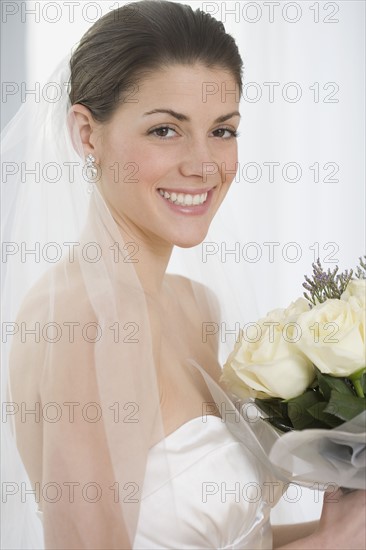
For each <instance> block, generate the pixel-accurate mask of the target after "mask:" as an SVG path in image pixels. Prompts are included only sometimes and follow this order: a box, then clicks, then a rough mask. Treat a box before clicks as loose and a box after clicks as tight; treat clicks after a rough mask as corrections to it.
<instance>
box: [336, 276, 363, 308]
mask: <svg viewBox="0 0 366 550" xmlns="http://www.w3.org/2000/svg"><path fill="white" fill-rule="evenodd" d="M341 300H346V301H347V302H350V303H352V304H355V305H356V304H358V305H359V307H360V308H362V309H363V310H364V311H365V310H366V279H351V280H350V282H349V283H348V285H347V288H346V290H345V291H344V292H343V294H342V296H341Z"/></svg>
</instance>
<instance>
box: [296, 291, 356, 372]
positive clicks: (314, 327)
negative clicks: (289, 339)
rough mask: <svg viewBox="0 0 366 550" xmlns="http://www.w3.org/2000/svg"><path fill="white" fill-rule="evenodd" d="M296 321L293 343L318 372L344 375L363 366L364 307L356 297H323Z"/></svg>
mask: <svg viewBox="0 0 366 550" xmlns="http://www.w3.org/2000/svg"><path fill="white" fill-rule="evenodd" d="M353 290H356V287H353V286H352V287H351V289H350V292H351V291H352V292H353ZM350 298H351V296H350ZM353 298H355V296H353ZM297 322H298V324H299V326H300V328H301V331H302V335H301V338H300V339H299V341H298V343H297V345H298V347H299V349H300V350H301V351H303V353H305V355H306V356H307V357H308V358H309V359H310V360H311V361H312V362H313V363H314V365H315V366H316V367H318V369H319V370H320V371H321V372H323V373H325V374H331V375H333V376H345V377H347V376H350V375H351V374H353V373H354V372H356V371H358V370H359V369H361V368H363V367H364V366H365V362H366V361H365V308H364V307H363V308H362V307H360V305H359V302H358V301H357V300H356V299H352V300H351V299H349V300H345V299H342V300H338V299H329V300H326V301H325V302H324V303H322V304H318V305H316V306H314V307H313V308H312V309H311V310H310V311H308V312H306V313H303V314H301V315H300V316H299V318H298V320H297Z"/></svg>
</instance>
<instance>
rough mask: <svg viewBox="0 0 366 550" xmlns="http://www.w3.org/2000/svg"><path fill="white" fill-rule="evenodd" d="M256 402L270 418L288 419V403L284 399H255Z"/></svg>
mask: <svg viewBox="0 0 366 550" xmlns="http://www.w3.org/2000/svg"><path fill="white" fill-rule="evenodd" d="M254 402H255V404H256V405H257V406H258V407H259V408H260V409H261V410H262V411H263V412H264V413H265V414H267V415H268V416H269V417H272V416H280V417H287V403H285V402H284V401H283V400H282V399H278V398H271V399H255V400H254Z"/></svg>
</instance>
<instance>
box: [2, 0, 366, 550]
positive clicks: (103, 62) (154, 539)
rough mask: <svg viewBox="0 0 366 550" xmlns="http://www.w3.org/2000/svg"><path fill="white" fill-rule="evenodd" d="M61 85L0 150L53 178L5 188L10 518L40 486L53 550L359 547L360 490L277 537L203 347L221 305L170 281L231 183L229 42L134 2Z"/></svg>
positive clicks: (106, 22) (99, 29) (260, 471)
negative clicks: (55, 174)
mask: <svg viewBox="0 0 366 550" xmlns="http://www.w3.org/2000/svg"><path fill="white" fill-rule="evenodd" d="M58 78H59V79H60V78H61V79H62V80H61V81H62V82H65V81H67V82H69V87H68V94H67V97H63V98H62V99H61V101H58V102H55V103H54V104H53V105H52V106H50V105H46V106H42V105H40V106H38V108H39V111H38V113H37V114H36V115H35V116H34V118H30V116H29V112H28V111H27V110H26V109H25V110H24V112H23V113H21V115H20V116H18V118H17V119H16V120H15V122H14V125H13V126H12V125H10V126H9V127H8V129H7V133H6V135H5V139H4V143H5V148H4V149H5V154H6V155H8V156H7V157H6V158H8V159H11V160H12V161H13V162H14V163H15V162H17V161H18V159H19V166H21V167H22V166H23V164H22V163H24V165H25V166H27V163H32V162H33V164H34V162H39V163H40V164H41V167H42V168H44V167H46V166H47V169H48V168H49V167H50V166H51V168H52V167H55V166H56V167H58V168H59V169H60V170H61V177H59V178H54V179H53V181H52V182H50V181H49V180H50V177H48V178H46V177H45V176H44V174H45V173H46V172H45V170H43V169H42V170H41V172H42V174H43V177H41V178H40V179H38V181H37V178H35V179H33V180H32V181H30V180H31V177H28V176H27V177H26V178H25V179H24V178H22V175H21V174H20V173H16V170H14V174H13V173H9V179H8V181H9V183H8V187H7V188H6V193H7V195H6V198H7V199H9V200H8V204H9V210H10V212H11V215H10V214H9V217H8V218H7V219H6V220H5V232H4V235H5V241H6V242H7V248H6V252H7V256H6V260H7V264H6V267H7V274H6V277H7V278H6V284H7V287H6V288H7V289H8V291H7V292H6V308H7V309H6V311H7V313H8V312H9V317H7V319H11V320H12V323H8V325H9V326H8V333H7V334H8V336H9V338H8V340H7V341H8V342H9V346H8V347H9V348H10V351H9V353H8V352H7V351H6V352H5V355H6V358H7V357H8V355H9V389H8V391H9V393H8V396H7V402H6V409H5V411H6V425H7V426H9V427H10V428H12V430H13V432H12V433H13V435H16V446H17V449H18V452H19V455H20V457H21V460H18V459H19V456H18V455H17V451H16V448H15V446H14V447H12V444H14V440H13V439H11V438H10V436H9V440H8V445H9V449H10V450H11V452H10V451H9V453H8V455H9V457H10V458H7V460H8V463H7V467H8V468H9V469H10V468H13V467H14V468H15V467H17V474H18V475H19V479H26V480H27V479H28V478H27V477H26V474H25V473H24V472H23V470H22V468H23V466H22V462H23V463H24V466H25V469H26V472H27V476H28V477H29V481H30V483H27V481H25V482H22V484H20V485H19V486H20V487H21V490H22V491H23V490H24V492H23V494H22V495H19V496H20V501H21V504H22V505H23V506H20V507H19V508H18V509H16V513H17V514H18V516H16V517H20V516H19V514H20V511H19V510H20V509H22V510H23V509H24V508H25V504H26V503H28V500H29V499H28V498H27V495H28V494H29V493H31V492H33V494H34V497H35V501H36V503H37V505H38V511H39V516H40V517H41V521H42V523H43V528H44V545H45V548H54V549H61V548H63V549H66V548H70V549H71V548H72V549H75V548H85V549H86V548H98V549H102V548H103V549H105V548H110V549H112V548H116V549H117V548H134V549H142V548H146V549H151V548H170V549H173V548H174V549H181V548H191V549H197V548H237V549H239V548H248V549H249V548H250V549H254V548H272V547H275V548H299V549H302V548H303V549H305V548H324V549H327V548H328V549H332V550H333V549H335V548H346V547H347V548H362V547H363V546H362V544H363V541H364V535H363V528H364V525H363V522H364V512H365V498H364V493H363V492H355V493H353V494H349V495H343V494H342V493H341V492H338V493H336V495H334V494H333V495H331V497H332V498H329V497H328V500H329V502H327V501H326V502H325V504H324V508H323V514H322V517H321V519H320V521H319V522H314V523H309V524H302V525H296V526H285V527H282V528H277V529H274V530H273V534H272V530H271V527H270V522H269V515H270V510H271V507H272V506H273V505H274V504H275V503H276V502H277V500H278V499H279V497H280V495H281V481H280V480H278V479H277V478H276V472H275V471H273V470H272V469H271V465H270V464H269V463H268V461H267V459H266V453H265V446H264V444H263V441H262V440H261V437H260V434H259V432H256V431H255V430H254V428H253V427H250V426H249V425H247V424H246V423H245V422H242V421H241V420H240V419H238V415H237V411H236V409H235V407H234V406H233V405H232V403H231V401H230V400H229V399H228V398H227V396H226V395H225V393H224V391H223V390H222V389H221V388H220V380H219V379H220V365H219V362H218V353H217V352H218V345H219V342H218V340H217V339H215V338H213V337H204V336H205V334H204V327H212V326H217V323H219V320H220V306H219V302H218V300H217V298H216V297H215V296H214V294H213V293H212V292H211V291H210V290H209V289H208V287H206V286H204V285H201V284H199V283H195V282H194V281H192V280H190V279H187V278H185V277H181V276H177V275H172V274H168V273H167V268H168V264H169V261H170V258H171V255H172V251H173V247H174V246H176V247H179V248H182V249H185V248H191V247H194V246H196V245H198V244H200V243H201V242H202V241H204V239H205V238H206V235H207V232H208V230H209V226H210V224H211V221H212V220H213V218H214V216H215V214H216V212H217V210H218V209H219V207H220V205H221V203H222V201H223V199H224V198H225V195H226V193H227V192H228V191H229V187H230V184H231V182H232V180H233V178H234V175H235V169H236V166H237V141H236V136H237V129H238V125H239V121H240V113H239V99H240V96H241V91H242V80H241V79H242V61H241V58H240V55H239V52H238V49H237V47H236V44H235V42H234V40H233V38H232V37H231V36H229V35H228V34H226V33H225V30H224V27H223V25H222V23H220V22H218V21H216V20H215V19H214V18H212V17H211V16H209V15H207V14H205V13H203V12H202V11H200V10H197V11H193V10H192V9H191V8H189V7H188V6H184V5H181V4H177V3H172V2H166V1H163V2H160V1H146V0H142V1H141V2H136V3H132V4H129V5H127V6H125V7H122V8H119V9H117V10H115V11H113V12H111V13H109V14H108V15H106V16H104V17H102V18H101V19H100V20H99V21H98V22H97V23H96V24H94V25H93V27H92V28H90V30H89V31H88V32H87V33H86V34H85V35H84V37H83V38H82V39H81V42H80V44H79V45H78V47H77V48H76V50H75V51H74V52H73V54H72V56H71V60H70V67H68V68H67V70H66V72H62V73H61V75H59V76H58ZM59 81H60V80H59ZM233 90H234V91H235V93H233ZM64 96H65V94H64ZM43 109H44V110H43ZM17 155H18V156H17ZM79 158H82V159H85V163H84V161H83V165H82V166H80V163H79ZM71 168H72V170H71ZM47 174H49V172H47ZM12 177H13V178H14V179H13V180H12ZM11 183H13V185H12V186H11V185H10V184H11ZM8 237H9V238H8ZM9 243H11V244H9ZM32 243H33V249H32V250H33V252H29V249H30V247H31V245H32ZM23 245H29V249H28V248H27V249H26V250H25V251H24V250H23ZM17 247H18V248H17ZM60 251H61V252H60ZM18 252H19V254H18ZM59 252H60V253H59ZM32 254H33V255H32ZM198 261H199V260H198ZM50 263H51V264H54V265H53V266H50ZM216 290H217V291H219V288H217V289H216ZM218 294H219V292H218ZM19 308H20V309H19ZM206 336H207V334H206ZM6 349H8V348H7V347H6ZM238 423H239V424H240V430H239V431H240V433H239V431H238V430H237V429H236V430H235V428H236V427H237V424H238ZM7 426H6V427H7ZM263 437H264V435H263ZM8 455H7V456H8ZM10 471H11V470H10ZM22 476H23V478H22ZM9 479H17V478H14V477H13V478H8V479H7V478H6V480H9ZM30 485H31V486H30ZM15 492H17V491H16V489H14V490H13V493H15ZM9 494H10V493H9ZM326 500H327V499H326ZM335 501H336V502H335ZM348 510H352V513H349V511H348ZM15 521H17V520H15ZM25 521H26V520H24V523H23V524H19V523H13V524H11V527H10V524H9V526H8V527H9V528H11V529H14V530H16V529H17V525H18V526H19V525H21V526H22V529H23V528H24V532H26V529H27V528H28V529H29V530H31V529H30V528H29V526H28V527H27V526H26V524H25ZM24 544H26V543H24ZM22 547H28V546H25V545H24V546H22ZM38 547H39V546H38Z"/></svg>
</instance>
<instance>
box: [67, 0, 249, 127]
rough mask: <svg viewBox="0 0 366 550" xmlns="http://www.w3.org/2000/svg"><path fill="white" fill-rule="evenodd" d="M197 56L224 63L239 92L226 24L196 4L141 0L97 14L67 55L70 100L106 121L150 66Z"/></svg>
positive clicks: (237, 63)
mask: <svg viewBox="0 0 366 550" xmlns="http://www.w3.org/2000/svg"><path fill="white" fill-rule="evenodd" d="M195 62H201V63H202V64H204V65H205V66H206V67H208V68H213V67H222V68H223V69H224V70H227V71H229V72H230V73H231V74H232V75H233V76H234V78H235V80H236V82H237V84H238V86H239V92H240V95H241V93H242V66H243V64H242V59H241V57H240V54H239V51H238V47H237V45H236V43H235V40H234V39H233V37H232V36H230V35H229V34H227V33H226V32H225V27H224V25H223V24H222V23H221V22H220V21H217V20H216V19H215V18H214V17H212V16H211V15H209V14H208V13H205V12H203V11H202V10H200V9H197V10H195V11H194V10H193V9H192V8H191V7H190V6H187V5H185V4H178V3H174V2H168V1H165V0H142V1H140V2H133V3H130V4H127V5H125V6H123V7H121V8H118V9H116V10H114V11H112V12H111V13H108V14H107V15H104V16H103V17H101V19H99V20H98V21H97V22H96V23H95V24H94V25H93V26H92V27H91V28H90V29H89V30H88V31H87V32H86V33H85V35H84V36H83V38H82V39H81V41H80V44H79V46H78V47H77V49H76V50H75V52H74V54H73V55H72V58H71V60H70V66H71V80H70V100H71V104H75V103H81V104H83V105H85V106H86V107H88V108H89V109H90V111H91V112H92V114H93V116H94V118H95V119H96V120H97V121H99V122H106V121H108V119H109V118H110V117H111V116H112V115H113V113H114V111H115V109H116V108H117V107H118V105H119V104H120V102H122V101H123V100H124V98H126V97H127V96H128V94H130V99H131V100H132V101H133V98H132V94H131V90H133V88H134V87H136V85H137V83H138V81H139V80H140V79H141V78H143V77H144V76H146V75H148V74H149V72H151V71H153V70H157V69H161V68H162V67H164V66H168V65H172V64H184V65H186V64H193V63H195Z"/></svg>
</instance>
